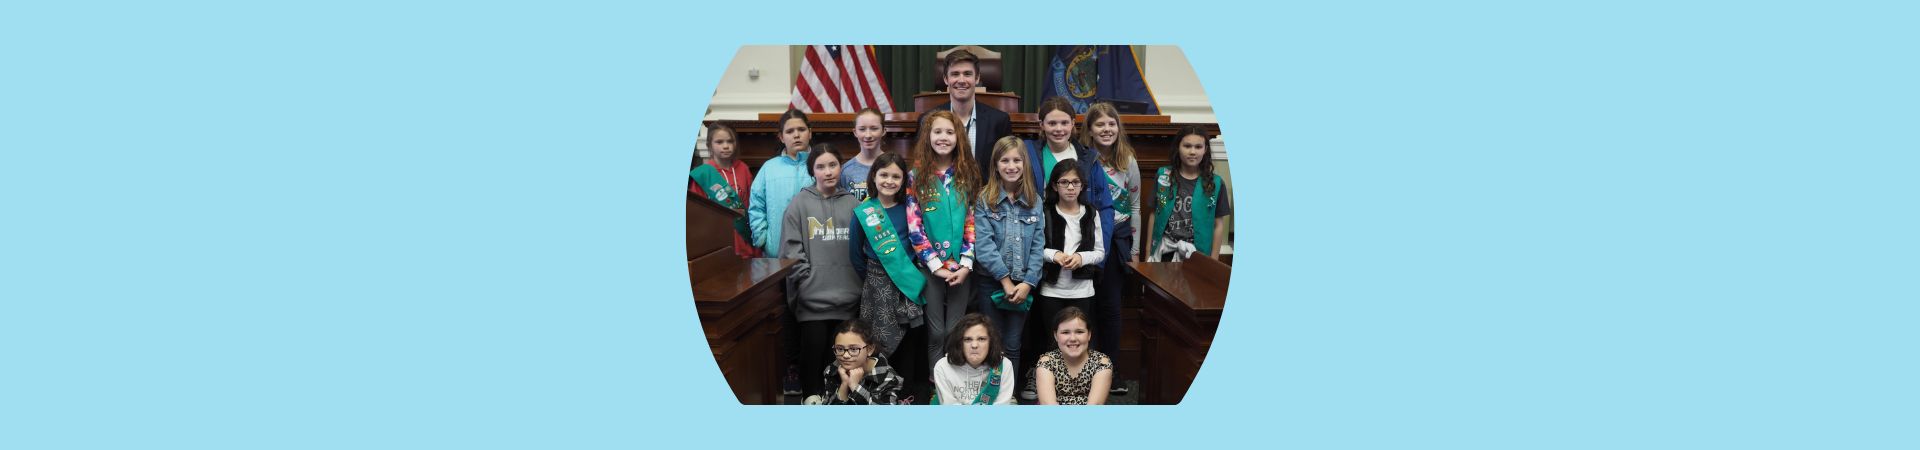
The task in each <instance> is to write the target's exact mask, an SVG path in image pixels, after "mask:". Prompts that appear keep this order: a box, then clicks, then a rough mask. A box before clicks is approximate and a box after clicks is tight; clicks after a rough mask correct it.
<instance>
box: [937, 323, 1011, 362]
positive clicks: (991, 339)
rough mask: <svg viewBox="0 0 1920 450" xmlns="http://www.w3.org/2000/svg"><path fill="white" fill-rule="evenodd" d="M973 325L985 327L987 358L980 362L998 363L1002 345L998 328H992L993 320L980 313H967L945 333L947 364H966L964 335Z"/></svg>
mask: <svg viewBox="0 0 1920 450" xmlns="http://www.w3.org/2000/svg"><path fill="white" fill-rule="evenodd" d="M975 325H979V326H983V327H987V359H986V360H985V361H982V362H981V363H980V364H981V365H985V366H987V367H993V366H996V365H999V364H1000V358H1001V356H1000V354H1001V351H1000V350H1001V345H1002V344H1001V343H1000V329H998V328H994V326H993V321H991V320H987V316H983V315H980V313H972V314H967V315H966V317H961V318H960V323H958V324H955V325H954V326H953V331H952V332H949V333H947V364H952V365H956V366H965V365H967V355H966V353H965V351H966V350H965V342H966V341H965V339H966V337H965V335H966V334H967V329H968V328H973V327H974V326H975Z"/></svg>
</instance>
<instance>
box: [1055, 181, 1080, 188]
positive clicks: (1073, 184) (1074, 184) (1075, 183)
mask: <svg viewBox="0 0 1920 450" xmlns="http://www.w3.org/2000/svg"><path fill="white" fill-rule="evenodd" d="M1054 184H1058V185H1061V186H1065V187H1080V180H1060V181H1055V182H1054Z"/></svg>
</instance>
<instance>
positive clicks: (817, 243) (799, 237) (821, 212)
mask: <svg viewBox="0 0 1920 450" xmlns="http://www.w3.org/2000/svg"><path fill="white" fill-rule="evenodd" d="M859 204H860V199H856V198H854V197H853V194H852V193H849V192H847V191H846V190H843V189H836V190H835V192H834V194H833V195H831V196H823V195H821V194H820V190H819V189H818V188H816V187H813V186H808V187H806V188H804V189H801V190H800V193H797V194H794V195H793V201H792V202H791V203H788V204H787V212H786V215H785V217H784V218H782V219H781V221H782V223H781V225H780V257H781V258H787V259H797V260H800V262H799V263H797V264H794V265H793V272H792V274H791V275H788V276H787V307H788V308H792V310H793V314H794V317H795V318H796V319H798V320H800V321H803V322H804V321H814V320H836V321H837V320H847V319H852V318H853V317H854V316H855V315H856V314H857V313H858V312H859V309H860V279H859V278H858V277H856V276H854V271H853V260H852V257H850V256H849V255H851V254H852V253H851V252H852V247H850V245H852V243H851V242H849V241H848V240H847V237H848V233H847V232H848V229H847V226H848V225H851V224H853V207H854V206H855V205H859Z"/></svg>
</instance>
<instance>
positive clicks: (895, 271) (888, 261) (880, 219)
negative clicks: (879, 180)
mask: <svg viewBox="0 0 1920 450" xmlns="http://www.w3.org/2000/svg"><path fill="white" fill-rule="evenodd" d="M854 212H855V213H857V214H859V215H860V226H861V227H865V228H866V229H865V230H862V231H865V232H866V233H867V245H870V246H873V253H874V254H875V255H879V256H880V266H881V267H885V268H886V269H887V278H890V279H892V280H893V287H896V288H899V289H900V293H901V294H904V295H906V296H907V299H908V300H912V301H913V304H916V305H922V306H925V305H926V302H923V301H921V300H920V289H923V288H925V287H926V285H927V278H926V276H925V275H921V274H920V269H919V268H917V267H915V266H914V265H913V258H912V257H910V256H908V255H907V254H908V253H911V252H910V251H909V250H908V249H907V247H906V244H905V243H903V242H900V235H899V234H898V233H894V232H893V221H891V220H887V208H886V207H884V206H880V199H877V198H869V199H867V200H866V201H863V202H860V206H857V207H854Z"/></svg>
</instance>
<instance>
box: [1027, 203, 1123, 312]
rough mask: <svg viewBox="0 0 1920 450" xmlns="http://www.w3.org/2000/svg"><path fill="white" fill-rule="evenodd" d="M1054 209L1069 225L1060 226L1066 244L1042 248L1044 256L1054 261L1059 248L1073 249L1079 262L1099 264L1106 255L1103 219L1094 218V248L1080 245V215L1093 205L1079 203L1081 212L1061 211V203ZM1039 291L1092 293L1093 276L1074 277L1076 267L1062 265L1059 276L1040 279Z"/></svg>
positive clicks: (1069, 294)
mask: <svg viewBox="0 0 1920 450" xmlns="http://www.w3.org/2000/svg"><path fill="white" fill-rule="evenodd" d="M1053 209H1054V211H1055V212H1056V213H1058V214H1060V216H1061V217H1065V218H1066V222H1067V225H1066V226H1065V227H1061V232H1060V238H1061V239H1060V245H1061V246H1062V247H1065V248H1060V249H1053V248H1049V249H1046V250H1044V251H1042V254H1041V256H1042V257H1044V258H1047V261H1052V260H1053V258H1054V255H1056V254H1059V253H1060V252H1072V253H1077V254H1079V255H1080V262H1081V263H1082V264H1085V265H1089V266H1095V265H1099V264H1100V261H1102V260H1104V259H1106V255H1107V254H1106V252H1105V251H1102V250H1101V249H1102V248H1105V247H1106V244H1105V243H1102V242H1100V241H1101V239H1100V221H1099V220H1097V219H1096V220H1094V221H1093V230H1092V231H1093V248H1091V249H1082V248H1080V231H1081V230H1080V216H1084V215H1086V214H1087V213H1088V212H1090V210H1092V208H1089V207H1087V205H1080V212H1079V213H1077V214H1067V213H1066V212H1063V211H1060V208H1059V207H1058V206H1055V207H1054V208H1053ZM1040 295H1045V296H1048V297H1053V298H1087V297H1092V296H1093V280H1089V279H1080V278H1074V277H1073V271H1071V270H1067V269H1066V268H1065V267H1062V268H1060V278H1057V279H1055V280H1054V281H1053V282H1052V283H1048V282H1045V281H1041V282H1040Z"/></svg>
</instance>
